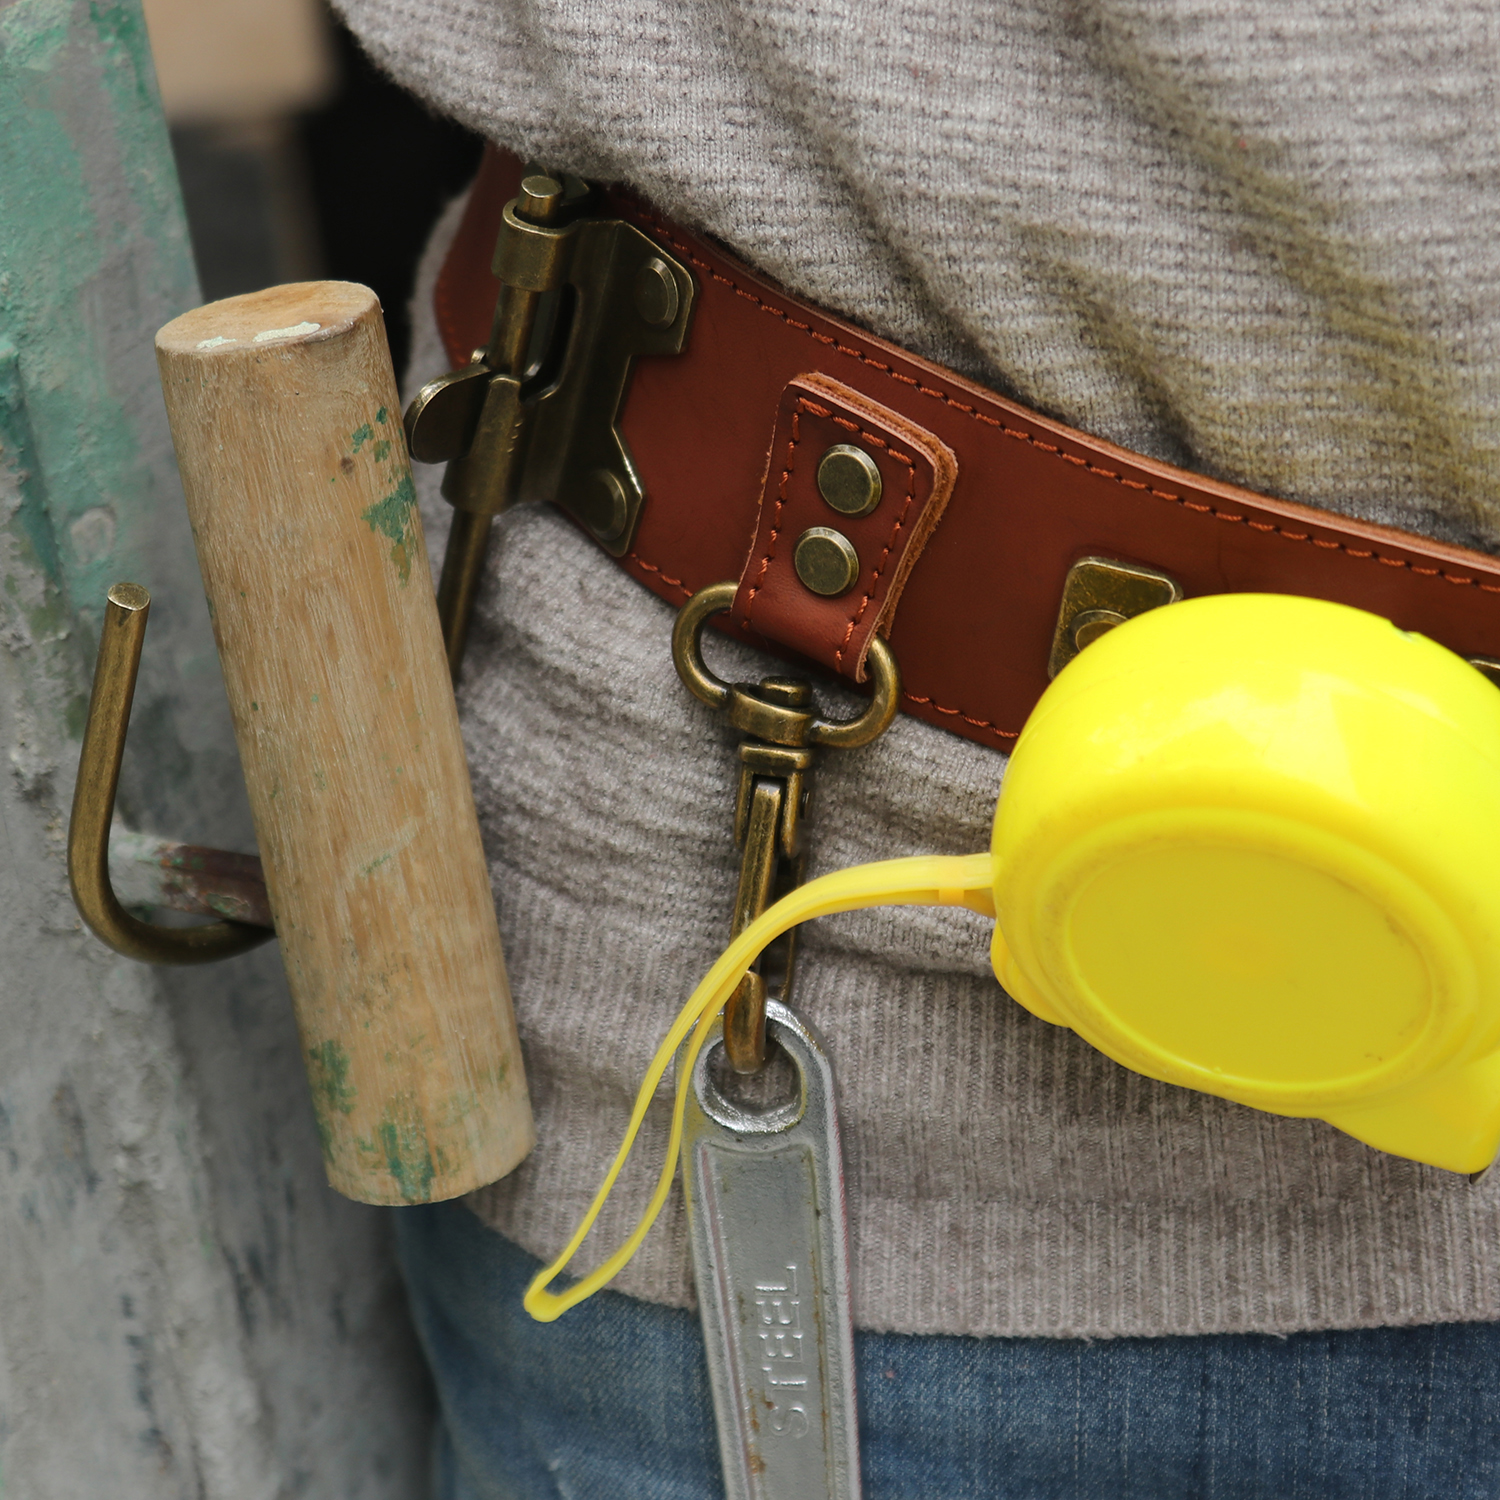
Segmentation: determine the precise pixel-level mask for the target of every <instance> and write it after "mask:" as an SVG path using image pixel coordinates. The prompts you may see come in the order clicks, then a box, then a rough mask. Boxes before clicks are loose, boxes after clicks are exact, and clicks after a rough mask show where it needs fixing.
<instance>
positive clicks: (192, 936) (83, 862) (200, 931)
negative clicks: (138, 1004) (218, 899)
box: [68, 583, 275, 964]
mask: <svg viewBox="0 0 1500 1500" xmlns="http://www.w3.org/2000/svg"><path fill="white" fill-rule="evenodd" d="M150 608H151V596H150V594H148V593H147V592H146V590H145V589H143V588H142V587H141V586H140V584H138V583H117V584H115V586H114V587H113V588H112V589H110V591H109V602H108V603H107V604H106V605H105V608H104V629H103V631H102V632H101V633H100V636H99V660H98V664H97V665H96V666H95V668H94V691H93V695H92V696H91V697H90V699H89V716H88V723H87V724H86V725H85V727H84V731H83V753H82V754H81V755H80V756H79V760H78V786H77V788H76V790H75V791H74V793H73V815H72V818H71V819H70V820H69V823H68V881H69V883H70V884H71V885H72V887H73V903H74V905H75V906H77V908H78V914H79V915H80V916H81V917H82V918H83V920H84V921H85V922H87V923H88V925H89V926H90V927H91V928H92V929H93V931H94V934H95V936H97V937H98V938H100V939H101V940H102V941H103V942H105V943H107V944H109V946H110V947H111V948H113V949H114V950H115V952H116V953H123V954H124V955H125V957H126V958H134V959H139V960H140V962H142V963H147V964H207V963H213V962H214V961H215V960H217V959H221V958H232V957H233V956H234V955H235V954H236V953H243V952H245V950H246V949H248V948H254V947H255V946H256V945H257V944H260V943H264V942H265V941H266V940H267V939H268V938H271V937H274V936H275V933H274V932H272V931H271V930H270V929H269V928H265V927H252V926H250V925H248V924H247V923H244V922H210V923H208V924H207V925H206V926H203V927H158V926H156V925H154V924H153V923H151V922H142V921H140V920H139V919H138V918H136V917H133V916H131V915H130V913H129V912H128V911H126V910H125V908H124V907H123V906H121V905H120V902H119V899H118V897H116V895H115V892H114V887H113V886H111V885H110V883H109V828H110V823H111V822H112V821H113V818H114V811H115V790H116V788H117V787H118V786H119V783H120V762H121V761H122V760H123V759H124V756H125V731H126V728H127V727H128V725H129V723H130V703H131V699H132V698H134V697H135V677H136V671H137V669H138V668H139V666H140V662H141V642H142V640H143V639H144V638H145V634H146V616H147V614H148V612H149V611H150Z"/></svg>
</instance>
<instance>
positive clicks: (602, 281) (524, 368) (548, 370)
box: [406, 166, 697, 679]
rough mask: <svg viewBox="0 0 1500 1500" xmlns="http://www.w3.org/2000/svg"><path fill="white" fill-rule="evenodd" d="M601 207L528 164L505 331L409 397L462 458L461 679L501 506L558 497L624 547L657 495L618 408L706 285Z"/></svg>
mask: <svg viewBox="0 0 1500 1500" xmlns="http://www.w3.org/2000/svg"><path fill="white" fill-rule="evenodd" d="M598 209H599V203H598V200H597V197H596V195H595V194H594V193H593V191H592V189H590V187H589V186H588V184H587V183H585V182H583V181H581V180H580V179H579V178H576V177H552V176H549V175H548V174H547V173H545V172H543V171H541V170H540V169H538V168H536V167H534V166H533V167H528V168H527V169H526V176H525V177H524V179H523V180H522V182H521V191H520V193H519V194H518V195H517V196H516V197H515V198H513V199H512V200H511V201H510V202H509V203H508V204H507V205H506V207H505V212H504V216H503V220H502V223H501V227H500V235H499V238H498V240H497V241H496V244H495V258H494V263H493V267H492V269H493V271H494V274H495V276H496V277H497V278H498V279H499V282H500V295H499V300H498V301H497V302H496V304H495V318H494V324H493V326H492V329H491V332H490V341H489V343H488V344H487V345H486V346H485V347H484V348H482V349H476V350H475V351H474V353H473V357H472V358H471V359H470V362H469V363H468V365H466V366H465V367H463V368H462V369H458V370H454V371H452V372H450V373H449V374H447V375H444V376H443V377H442V378H441V379H439V380H434V381H432V382H431V383H430V384H428V385H425V386H423V387H422V389H421V390H420V391H419V392H418V393H417V396H416V399H415V400H414V401H413V402H412V403H411V405H410V407H408V408H407V412H406V438H407V445H408V447H409V448H410V450H411V456H412V458H413V459H415V460H417V461H418V462H419V463H446V464H447V465H448V469H447V473H446V474H445V475H444V476H443V495H444V496H445V498H446V499H447V500H448V501H449V502H450V503H451V504H452V505H453V507H454V514H453V529H452V530H451V531H450V533H449V535H448V547H447V551H446V552H445V553H444V556H443V572H442V578H441V581H440V582H439V584H438V617H439V619H440V620H441V621H442V626H443V641H444V645H445V646H446V648H447V652H448V665H449V668H450V670H451V671H452V673H453V675H454V677H455V679H456V678H457V676H458V671H459V667H460V665H461V663H462V660H463V651H464V641H465V638H466V636H467V634H468V628H469V617H470V615H471V614H472V612H473V608H474V596H475V594H476V592H477V591H478V587H479V579H480V575H481V572H482V571H483V567H484V557H485V550H486V548H487V547H488V545H489V536H490V523H491V521H492V520H493V519H494V518H495V517H496V516H497V515H500V514H501V513H502V512H504V511H506V510H508V509H509V508H510V507H511V506H512V505H514V504H516V503H517V502H518V501H522V500H551V501H552V502H553V503H554V504H556V505H558V506H560V507H561V508H562V509H563V510H565V511H567V512H568V514H569V515H571V516H572V517H573V519H574V520H575V521H577V522H578V524H579V525H580V526H582V527H583V529H584V530H585V531H587V532H588V533H589V534H590V535H591V536H592V537H593V538H594V540H595V541H597V542H598V543H599V544H600V545H601V546H602V547H603V548H604V549H605V550H606V551H607V552H609V553H611V554H612V555H613V556H616V557H619V556H621V555H622V554H624V553H626V552H628V551H629V550H630V542H631V538H632V536H633V535H634V533H635V526H636V522H637V520H638V519H639V517H640V513H641V507H642V505H643V504H644V503H645V499H646V493H645V488H644V486H643V484H642V482H641V477H640V475H639V473H638V472H637V471H636V467H635V462H634V460H633V459H632V458H631V455H630V450H629V447H628V446H627V445H626V442H625V439H624V437H623V436H622V435H621V433H620V430H619V428H618V426H617V425H616V419H617V417H618V416H619V412H620V407H621V405H622V404H623V402H624V399H625V392H626V389H627V387H628V385H629V381H630V372H631V367H632V365H633V363H634V361H635V360H636V359H637V358H639V357H640V356H642V355H664V354H678V353H680V352H681V351H682V348H683V346H684V344H685V343H686V341H687V335H688V328H689V325H690V323H691V320H692V311H693V299H694V295H695V293H696V290H697V288H696V286H695V284H694V282H693V277H692V274H691V272H689V271H688V269H687V267H686V266H684V265H683V264H682V263H681V262H680V261H678V260H676V259H674V258H673V256H671V255H670V254H669V253H668V252H667V251H666V250H665V249H663V248H662V247H661V246H660V245H658V244H657V243H656V241H655V240H653V239H651V238H650V237H649V236H648V235H646V234H644V233H642V232H641V231H640V230H639V229H637V228H635V226H634V225H632V224H627V223H626V222H625V221H624V220H623V219H618V218H613V217H610V216H609V215H607V214H601V213H600V212H599V211H598Z"/></svg>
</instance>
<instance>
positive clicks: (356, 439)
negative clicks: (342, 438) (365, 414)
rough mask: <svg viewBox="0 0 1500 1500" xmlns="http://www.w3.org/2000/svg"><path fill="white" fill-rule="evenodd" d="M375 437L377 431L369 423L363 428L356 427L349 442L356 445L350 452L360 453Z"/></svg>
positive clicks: (350, 435)
mask: <svg viewBox="0 0 1500 1500" xmlns="http://www.w3.org/2000/svg"><path fill="white" fill-rule="evenodd" d="M374 436H375V429H374V428H373V427H371V426H370V424H369V423H368V422H366V423H365V424H364V426H363V427H356V428H355V429H354V431H353V432H351V433H350V434H349V441H350V442H351V443H352V444H353V445H354V446H353V447H352V448H350V450H349V451H350V452H351V453H358V452H359V450H360V449H361V448H363V447H364V445H365V444H366V443H368V442H369V441H370V439H371V438H372V437H374Z"/></svg>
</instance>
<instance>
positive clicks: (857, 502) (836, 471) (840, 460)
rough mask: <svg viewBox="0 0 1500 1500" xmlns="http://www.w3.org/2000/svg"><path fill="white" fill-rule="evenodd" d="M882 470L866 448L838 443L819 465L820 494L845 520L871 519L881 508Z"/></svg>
mask: <svg viewBox="0 0 1500 1500" xmlns="http://www.w3.org/2000/svg"><path fill="white" fill-rule="evenodd" d="M880 488H881V485H880V470H879V469H878V468H876V466H875V460H874V459H873V458H871V457H870V455H869V454H868V453H866V452H865V450H864V449H863V448H856V447H855V446H854V445H853V444H852V443H838V444H836V445H835V446H834V447H832V448H830V449H829V450H828V452H827V453H825V454H824V455H823V457H822V458H821V459H820V460H819V462H818V493H819V494H820V495H822V497H823V498H824V499H825V500H826V501H827V502H828V503H829V504H830V505H831V506H832V507H833V508H834V509H835V510H836V511H838V513H839V514H840V515H841V516H867V515H869V514H870V512H871V511H872V510H874V509H875V507H876V506H877V505H879V504H880Z"/></svg>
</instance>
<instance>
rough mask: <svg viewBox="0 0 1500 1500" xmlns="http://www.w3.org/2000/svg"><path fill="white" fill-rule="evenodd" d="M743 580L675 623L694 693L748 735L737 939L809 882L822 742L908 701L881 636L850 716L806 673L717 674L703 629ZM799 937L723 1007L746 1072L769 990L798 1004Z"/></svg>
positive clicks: (863, 731)
mask: <svg viewBox="0 0 1500 1500" xmlns="http://www.w3.org/2000/svg"><path fill="white" fill-rule="evenodd" d="M738 588H739V585H738V584H737V583H734V582H732V581H731V582H728V583H716V584H711V585H710V586H709V587H708V588H705V589H700V590H699V591H698V592H697V593H696V594H694V595H693V597H692V598H691V599H689V600H688V602H687V603H686V604H684V605H683V607H682V609H681V610H680V611H679V612H678V615H677V621H676V624H675V625H674V626H673V627H672V660H673V662H674V663H675V664H676V667H677V673H678V675H679V676H680V677H681V678H682V680H683V682H684V684H685V685H686V686H687V688H688V690H689V691H690V692H691V693H692V694H693V695H694V697H696V698H699V699H701V700H702V701H703V702H704V703H706V704H708V706H709V707H710V708H712V709H715V710H717V711H718V712H720V713H721V714H723V716H724V717H725V719H727V720H728V722H729V723H730V724H731V725H732V726H733V727H734V728H735V729H738V730H739V731H740V732H741V733H742V735H743V736H744V737H743V738H742V739H741V741H740V747H739V756H740V778H739V787H738V790H737V792H736V795H735V806H734V840H735V845H736V847H738V848H739V849H741V850H742V851H743V854H742V857H741V860H740V883H739V890H738V892H737V893H736V895H735V899H734V920H733V924H732V928H731V932H730V936H731V937H735V936H737V935H738V934H739V933H741V932H742V931H744V929H745V928H746V927H748V926H749V925H750V923H751V922H753V921H754V920H755V919H756V918H757V917H758V916H759V915H760V914H761V913H762V912H763V911H765V910H766V908H767V907H768V906H769V905H770V904H771V902H772V901H774V900H778V899H779V898H780V897H782V896H784V895H785V894H786V893H787V892H788V891H789V890H791V889H792V888H793V887H795V886H797V885H800V884H801V882H802V868H803V855H802V820H803V818H804V817H805V815H806V812H807V805H808V796H809V792H810V790H811V788H810V786H809V782H810V779H811V774H812V768H813V761H814V758H815V753H816V747H818V746H832V747H834V748H837V749H845V750H849V749H854V748H856V747H858V746H860V745H868V744H869V743H870V742H871V741H872V740H875V739H878V738H879V737H880V736H881V735H882V734H884V733H885V731H886V729H887V728H889V726H890V723H891V720H892V719H894V718H895V716H896V709H897V707H898V706H899V704H900V701H901V672H900V669H899V668H898V667H897V666H896V658H895V657H894V656H893V655H892V654H891V650H890V647H889V646H887V645H886V643H885V642H884V641H883V640H881V639H880V638H879V637H878V636H877V637H876V638H875V640H874V641H873V642H872V643H871V645H870V655H869V662H870V667H871V673H872V676H873V678H874V693H873V695H872V697H871V700H870V706H869V707H868V708H867V709H865V711H864V712H863V713H861V714H860V715H858V717H856V718H853V719H849V720H846V721H842V722H833V721H830V720H827V719H821V718H819V717H818V716H817V715H816V714H815V713H814V711H813V709H812V687H811V684H810V683H808V682H807V680H806V679H805V678H800V677H765V678H762V679H761V681H760V683H759V684H758V685H757V686H754V687H752V686H751V685H750V684H749V683H733V684H731V683H727V682H725V681H723V679H722V678H719V677H717V676H715V675H714V673H712V672H711V671H709V669H708V668H707V667H706V666H705V665H704V662H703V644H702V643H703V627H704V626H705V625H706V624H707V623H708V620H709V618H710V617H711V616H713V615H716V614H722V613H724V612H725V611H727V610H728V609H729V607H730V606H731V605H732V604H733V603H734V596H735V594H736V592H737V591H738ZM795 940H796V930H795V929H793V931H792V932H790V933H788V934H787V935H786V937H785V938H782V939H780V940H779V941H778V942H777V943H775V944H773V945H772V946H771V947H770V948H769V949H767V950H766V953H765V954H763V955H762V957H761V960H760V962H759V963H758V964H757V966H756V968H755V969H752V970H751V972H750V973H748V974H746V976H745V978H744V979H743V980H742V981H741V983H740V986H739V988H738V989H737V990H735V992H734V994H733V995H731V996H730V998H729V1000H728V1002H727V1003H726V1005H725V1007H724V1051H725V1054H726V1055H727V1056H728V1058H729V1063H730V1066H731V1067H733V1068H734V1070H735V1071H736V1072H738V1073H755V1072H758V1071H759V1070H760V1069H761V1068H762V1067H763V1066H764V1065H765V1061H766V995H767V992H768V990H769V989H774V990H775V993H776V998H777V999H778V1000H780V1001H781V1002H782V1003H783V1004H788V1005H789V1004H790V1003H791V991H792V980H793V973H794V965H795V960H796V947H795Z"/></svg>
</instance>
